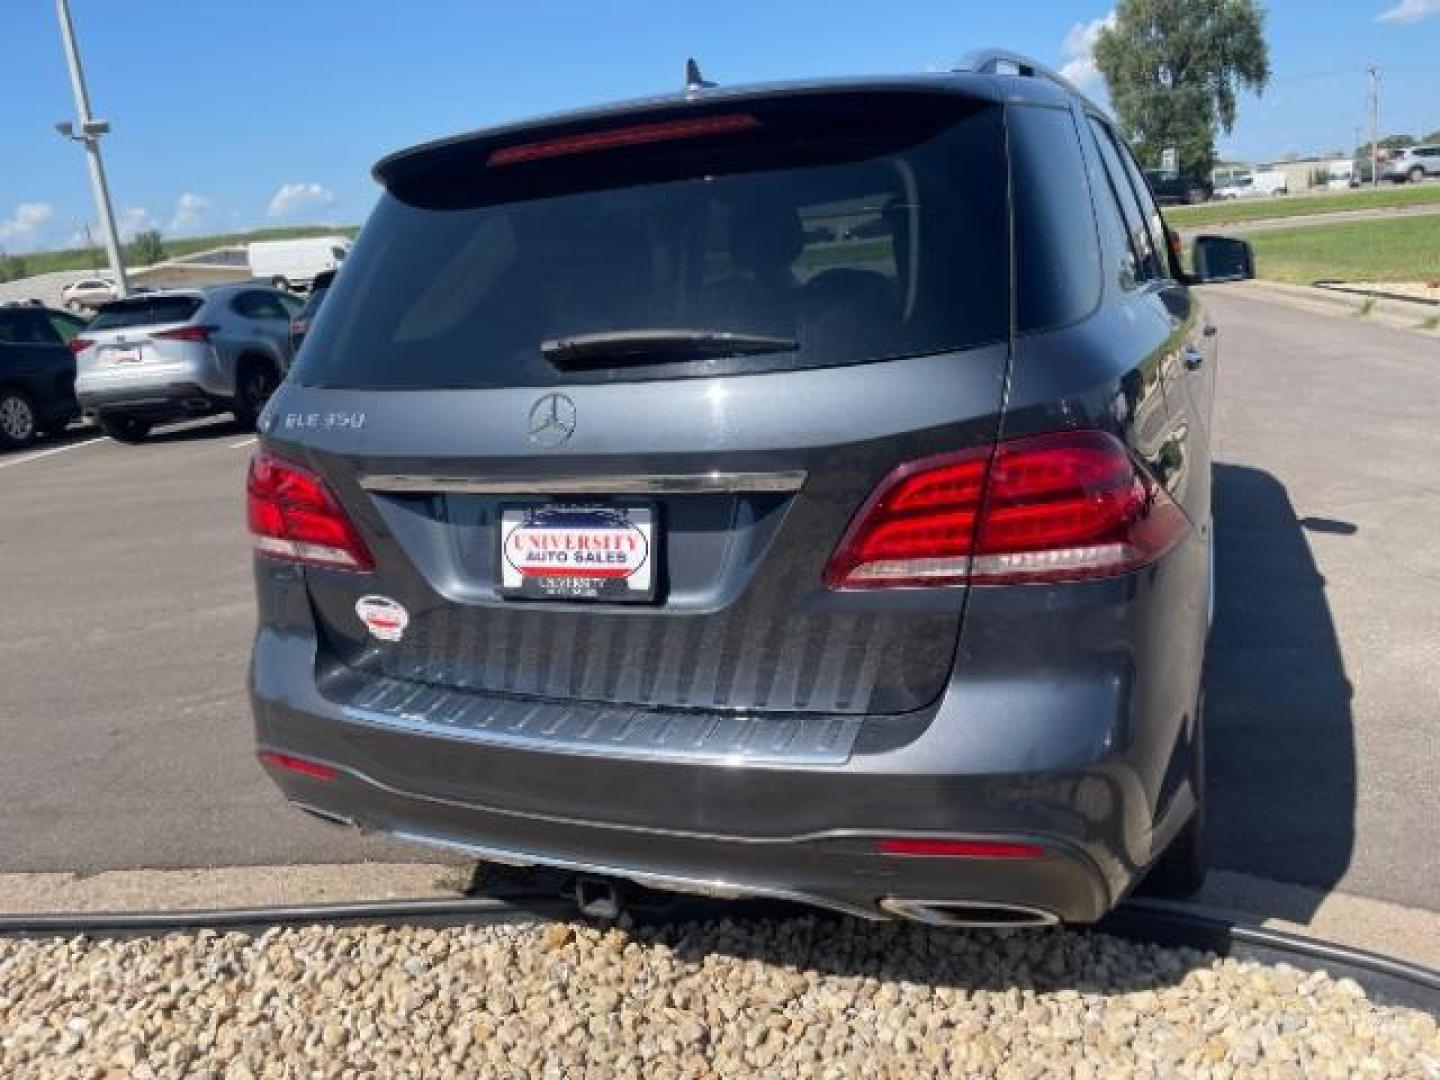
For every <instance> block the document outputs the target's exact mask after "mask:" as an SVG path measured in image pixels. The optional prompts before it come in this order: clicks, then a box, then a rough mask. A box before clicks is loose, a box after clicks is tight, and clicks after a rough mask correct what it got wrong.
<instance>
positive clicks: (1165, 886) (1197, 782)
mask: <svg viewBox="0 0 1440 1080" xmlns="http://www.w3.org/2000/svg"><path fill="white" fill-rule="evenodd" d="M1190 782H1191V784H1192V785H1193V786H1194V789H1195V812H1194V813H1193V814H1191V815H1190V820H1189V821H1187V822H1186V823H1185V827H1184V828H1183V829H1181V830H1180V832H1179V833H1177V834H1176V836H1175V839H1173V840H1171V841H1170V846H1169V847H1167V848H1166V849H1165V850H1164V851H1163V852H1161V854H1160V858H1158V859H1157V860H1155V864H1154V865H1153V866H1152V867H1151V868H1150V872H1149V873H1148V874H1147V875H1145V883H1144V891H1145V892H1146V893H1147V894H1149V895H1151V896H1160V897H1164V898H1166V899H1169V900H1185V899H1188V898H1189V897H1191V896H1194V895H1195V894H1196V893H1197V892H1199V891H1200V888H1201V886H1203V885H1204V884H1205V872H1206V871H1207V870H1208V869H1209V864H1210V860H1209V843H1208V841H1207V836H1206V828H1205V696H1204V694H1203V693H1202V694H1201V696H1200V704H1199V706H1198V707H1197V708H1196V712H1195V747H1194V751H1193V756H1192V757H1191V762H1190Z"/></svg>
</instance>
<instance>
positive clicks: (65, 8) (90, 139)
mask: <svg viewBox="0 0 1440 1080" xmlns="http://www.w3.org/2000/svg"><path fill="white" fill-rule="evenodd" d="M55 13H56V15H57V16H58V17H59V19H60V38H61V40H63V41H64V43H65V59H66V60H67V61H68V62H69V64H70V86H71V87H72V88H73V89H74V91H75V111H76V113H78V114H79V118H80V122H79V125H78V127H79V132H78V133H77V132H76V127H77V125H75V124H72V123H71V122H70V121H69V120H62V121H60V122H59V123H58V124H56V125H55V130H56V131H58V132H59V133H60V134H61V135H62V136H64V137H65V138H67V139H72V140H74V141H75V142H78V143H82V144H84V146H85V157H86V160H87V161H88V162H89V164H90V186H91V187H92V188H93V189H94V192H95V209H96V211H97V212H98V213H99V215H100V230H101V231H102V232H103V233H104V234H105V251H106V253H107V254H108V255H109V257H110V273H111V274H113V275H114V277H115V294H116V295H117V296H119V297H122V298H123V297H125V296H128V295H129V294H130V283H129V282H128V281H126V279H125V263H124V261H123V260H122V259H121V257H120V237H119V235H118V234H117V233H116V231H115V213H114V211H113V210H111V209H110V189H109V187H107V186H106V184H105V165H104V163H103V162H102V161H101V160H100V137H101V136H102V135H106V134H108V133H109V131H110V121H108V120H97V119H95V117H93V116H91V115H90V95H89V93H88V92H87V91H86V90H85V72H84V70H83V69H82V68H81V67H80V49H79V48H78V47H77V46H76V44H75V26H74V24H73V23H72V22H71V21H70V4H69V0H55Z"/></svg>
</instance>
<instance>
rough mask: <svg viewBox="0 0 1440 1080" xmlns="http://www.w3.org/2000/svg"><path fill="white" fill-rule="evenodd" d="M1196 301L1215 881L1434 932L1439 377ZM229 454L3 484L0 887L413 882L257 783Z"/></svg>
mask: <svg viewBox="0 0 1440 1080" xmlns="http://www.w3.org/2000/svg"><path fill="white" fill-rule="evenodd" d="M1207 296H1208V300H1207V302H1208V303H1209V304H1210V305H1211V307H1212V311H1213V314H1214V317H1215V319H1216V321H1217V322H1218V323H1219V324H1220V325H1221V327H1222V333H1223V335H1224V336H1223V339H1222V360H1221V363H1222V369H1221V374H1220V396H1219V400H1218V405H1217V415H1216V421H1215V422H1216V425H1217V428H1218V431H1217V448H1218V449H1217V458H1218V462H1219V464H1218V465H1217V492H1218V496H1217V498H1218V509H1217V535H1218V538H1219V539H1218V544H1219V546H1218V566H1219V596H1218V604H1219V606H1218V611H1219V615H1218V621H1217V625H1216V628H1215V638H1214V641H1213V645H1212V657H1211V672H1210V679H1209V691H1208V692H1209V708H1210V718H1211V725H1212V727H1211V748H1210V756H1211V759H1212V777H1211V783H1212V792H1211V794H1212V807H1213V810H1212V814H1213V819H1212V820H1213V822H1214V828H1215V831H1216V836H1215V841H1216V851H1215V862H1216V863H1217V865H1219V866H1221V867H1223V868H1228V869H1234V870H1240V871H1244V872H1246V873H1249V874H1254V875H1258V876H1261V877H1266V878H1272V879H1277V880H1281V881H1286V882H1293V883H1298V884H1305V885H1311V886H1315V887H1317V888H1319V889H1322V890H1331V889H1338V890H1341V891H1345V892H1349V893H1354V894H1357V895H1362V896H1368V897H1374V898H1378V899H1385V900H1391V901H1396V902H1399V903H1404V904H1408V905H1411V906H1417V907H1428V908H1440V830H1436V829H1435V828H1434V822H1435V821H1436V820H1440V752H1437V750H1436V748H1435V740H1434V734H1433V731H1434V722H1435V720H1434V718H1435V717H1436V715H1440V603H1437V599H1440V587H1437V582H1440V544H1437V542H1436V539H1435V537H1436V532H1437V528H1440V509H1437V499H1436V496H1437V494H1440V491H1437V485H1436V481H1435V480H1434V478H1433V476H1432V475H1431V468H1430V465H1429V462H1431V461H1433V460H1434V459H1435V456H1436V450H1437V444H1440V436H1437V434H1436V431H1435V427H1434V420H1433V412H1434V402H1435V400H1436V399H1437V395H1440V355H1437V353H1440V350H1437V349H1436V348H1435V345H1434V343H1433V341H1431V340H1429V339H1425V338H1421V337H1418V336H1416V335H1412V334H1407V333H1403V332H1401V331H1396V330H1390V329H1387V328H1384V327H1379V326H1373V325H1369V324H1366V323H1363V322H1360V321H1358V320H1354V319H1342V318H1335V317H1327V316H1317V315H1310V314H1306V313H1301V312H1297V311H1293V310H1291V309H1288V308H1283V307H1278V306H1274V305H1271V304H1267V303H1263V302H1260V301H1257V300H1255V299H1252V298H1250V296H1249V295H1248V294H1246V293H1244V292H1243V291H1242V292H1235V291H1231V290H1228V289H1227V290H1224V291H1217V290H1209V291H1208V292H1207ZM252 441H253V440H252V439H251V438H250V437H249V436H247V435H246V433H244V432H241V431H238V430H237V429H236V428H234V427H233V426H232V425H229V424H226V423H223V422H211V423H205V424H199V425H192V426H190V427H187V428H183V429H171V430H170V431H168V432H165V433H163V434H162V435H160V436H159V437H156V438H154V439H152V440H151V441H150V442H148V443H146V444H144V445H142V446H138V447H131V446H122V445H119V444H116V443H113V442H110V441H109V440H105V439H98V438H96V437H95V436H94V435H93V434H87V433H77V434H75V435H73V436H72V437H71V438H70V439H69V440H68V441H65V442H61V443H50V444H46V445H44V446H43V447H41V448H39V449H38V450H37V451H32V452H31V453H28V454H22V455H10V456H8V457H0V507H3V517H0V567H3V575H0V580H3V588H0V597H3V608H0V610H3V611H4V615H5V618H6V621H7V625H6V626H5V628H4V632H3V633H0V686H3V687H4V693H3V695H0V740H3V745H4V747H5V752H4V754H3V755H0V790H3V791H4V792H5V795H6V803H5V808H6V813H5V814H4V816H3V818H0V872H3V871H39V870H58V871H74V872H79V873H94V872H98V871H101V870H106V869H122V868H138V867H146V868H183V867H205V866H229V865H273V864H284V863H330V862H338V861H357V860H363V859H385V860H391V861H394V860H397V859H403V858H407V857H412V856H413V857H414V858H416V859H425V860H432V859H433V858H434V854H433V852H426V851H413V852H412V851H411V849H408V848H404V847H401V846H398V845H394V844H388V843H381V842H379V841H374V840H368V839H365V838H362V837H359V836H356V835H353V834H349V833H345V832H340V831H336V830H333V829H330V828H328V827H326V826H323V825H321V824H319V823H316V822H313V821H311V820H310V819H308V818H306V817H305V816H303V815H301V814H299V813H297V812H294V811H291V810H290V809H288V808H287V807H286V806H285V805H284V803H283V801H282V800H281V798H280V797H279V795H278V794H277V793H276V792H275V791H274V790H273V789H272V788H271V786H270V784H269V783H268V781H266V780H265V778H264V777H263V776H262V775H261V772H260V770H259V768H258V766H257V765H256V764H255V762H254V758H253V752H252V747H251V735H250V719H249V715H248V709H247V706H246V703H245V695H244V673H245V663H246V657H247V650H248V644H249V637H250V633H251V630H252V621H253V602H252V598H251V585H250V556H249V550H248V541H247V538H246V536H245V531H244V521H243V504H242V499H241V487H242V482H243V476H244V468H245V464H246V461H247V460H248V458H249V454H250V446H251V443H252Z"/></svg>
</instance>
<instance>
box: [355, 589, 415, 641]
mask: <svg viewBox="0 0 1440 1080" xmlns="http://www.w3.org/2000/svg"><path fill="white" fill-rule="evenodd" d="M355 614H356V615H358V616H359V617H360V621H361V622H363V623H364V624H365V627H366V629H367V630H369V631H370V636H371V637H373V638H375V639H376V640H377V641H399V640H400V639H401V638H402V637H404V636H405V627H407V626H409V625H410V613H409V612H408V611H406V610H405V608H404V605H402V604H401V603H399V601H396V600H391V599H390V597H388V596H362V597H361V598H360V599H359V600H356V601H355Z"/></svg>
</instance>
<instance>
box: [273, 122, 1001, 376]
mask: <svg viewBox="0 0 1440 1080" xmlns="http://www.w3.org/2000/svg"><path fill="white" fill-rule="evenodd" d="M907 104H908V108H903V109H902V108H898V107H897V108H893V109H890V110H887V111H886V112H885V114H884V115H883V117H881V118H879V119H877V117H875V116H874V115H871V114H869V113H866V112H865V111H864V110H862V109H857V110H856V111H854V112H851V113H848V114H847V113H845V112H844V111H840V112H835V111H834V110H832V115H830V116H829V117H828V120H827V122H826V123H825V124H820V125H819V126H818V127H816V126H815V125H813V124H812V125H811V126H810V127H808V128H807V129H806V133H805V135H804V136H801V135H799V134H796V135H794V136H790V135H789V134H788V133H787V132H786V130H785V129H784V127H783V123H784V121H782V120H775V119H774V118H772V117H771V116H769V115H768V114H766V115H761V114H757V115H759V116H760V123H759V126H758V129H757V132H756V133H746V134H743V135H738V136H737V135H727V136H724V137H716V138H715V139H712V140H707V141H706V143H705V145H704V146H703V147H700V146H696V145H695V144H694V142H693V141H692V142H690V143H687V144H686V145H685V146H683V147H681V146H679V144H676V146H675V147H650V148H646V150H644V151H637V150H629V151H623V152H614V151H612V152H609V153H606V152H601V153H589V154H578V155H572V156H569V157H568V158H556V159H555V160H551V161H544V162H536V163H532V164H524V165H518V166H513V167H511V166H489V165H486V164H484V162H485V161H486V159H485V158H483V157H482V158H481V159H480V161H481V163H482V164H479V165H477V164H476V163H475V162H474V161H466V162H462V163H459V164H450V165H447V166H446V169H445V170H444V175H442V176H440V177H438V178H436V179H435V180H434V181H433V182H432V183H429V185H428V186H427V183H426V182H425V181H424V180H423V179H422V180H417V179H415V178H414V177H410V176H407V177H405V178H403V179H404V182H403V183H402V184H400V185H399V191H400V194H399V195H398V196H397V195H396V194H394V193H390V194H387V195H385V196H384V197H383V198H382V200H381V202H380V205H379V206H378V207H377V209H376V211H375V214H374V216H373V217H372V218H371V220H370V222H369V223H367V225H366V227H365V229H364V231H363V232H362V233H361V236H360V239H359V240H358V241H357V242H356V245H355V247H354V248H353V249H352V251H351V254H350V256H349V258H348V259H347V260H346V268H345V273H344V274H343V275H342V276H341V277H340V278H339V279H338V280H337V281H336V282H335V285H334V286H333V287H332V289H331V295H330V296H329V298H328V300H327V302H326V303H327V312H328V313H327V315H326V317H325V319H324V320H323V321H322V323H321V324H320V325H318V326H317V327H316V329H315V331H314V334H313V335H312V337H311V338H310V339H309V340H308V341H307V343H306V349H305V354H304V357H303V358H302V360H301V361H300V366H299V368H298V372H297V377H298V378H299V380H300V381H302V382H305V383H309V384H311V385H323V386H345V387H396V388H402V387H409V388H418V387H475V388H479V387H498V386H543V385H548V384H553V383H559V382H567V383H568V382H594V381H610V380H623V379H642V378H643V379H655V378H678V377H687V376H688V377H693V376H705V375H723V374H732V373H740V372H755V371H775V370H789V369H794V368H803V367H820V366H828V365H839V364H851V363H857V362H862V361H869V360H876V359H882V358H887V357H896V356H903V355H914V354H921V353H932V352H940V351H945V350H951V349H962V348H967V347H972V346H975V345H979V344H982V343H986V342H992V341H997V340H1002V339H1004V338H1005V336H1006V334H1007V331H1008V320H1009V314H1008V308H1009V286H1008V281H1009V276H1010V271H1009V255H1008V244H1007V242H1006V224H1005V219H1006V214H1005V185H1006V177H1005V157H1004V136H1003V130H1002V126H1001V122H1000V114H999V110H998V108H995V107H993V106H990V105H982V104H978V103H972V102H968V101H965V100H964V99H960V98H953V99H948V98H947V99H942V100H941V102H940V103H939V104H936V102H935V101H934V100H926V99H919V98H917V97H916V96H915V95H911V96H910V99H909V102H908V103H907ZM939 109H943V110H944V111H943V115H939V116H937V115H936V112H937V110H939ZM809 119H812V120H813V117H812V118H809ZM882 120H883V123H882V122H881V121H882ZM827 125H828V126H827ZM711 143H713V144H714V145H713V146H712V145H711ZM462 166H463V167H462ZM511 168H513V170H514V171H513V172H506V171H505V170H506V169H511ZM492 176H493V177H495V178H493V179H492ZM394 186H396V185H393V184H392V187H394ZM542 196H543V197H542ZM467 198H468V201H469V202H470V203H471V205H465V202H466V201H467ZM666 330H684V331H698V332H701V333H717V334H737V335H761V336H764V337H767V338H777V339H781V340H783V341H785V342H787V343H793V347H786V348H783V349H776V350H772V351H762V352H753V351H752V352H751V354H749V355H740V356H727V355H723V354H722V355H717V353H723V349H715V348H711V349H709V350H707V351H706V353H705V355H697V354H696V353H695V352H694V351H693V350H687V349H685V348H683V347H677V348H676V350H675V352H674V354H673V355H659V354H657V351H656V350H653V349H652V350H649V351H647V352H646V354H645V355H644V356H642V357H639V358H637V357H634V356H631V357H629V358H627V359H625V360H624V361H623V362H616V363H614V364H609V363H607V362H602V363H593V362H587V363H586V364H585V365H583V368H582V369H578V370H577V369H574V368H568V367H564V366H563V365H562V367H564V369H562V367H557V366H556V365H555V363H554V362H553V359H547V357H546V354H545V353H544V352H542V348H541V346H542V344H544V343H546V342H554V341H556V340H561V339H570V338H573V337H575V336H579V335H597V334H598V335H609V334H623V333H626V332H633V331H666ZM667 348H668V346H667ZM663 352H664V350H663V349H662V350H659V353H663ZM552 357H553V354H552Z"/></svg>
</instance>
